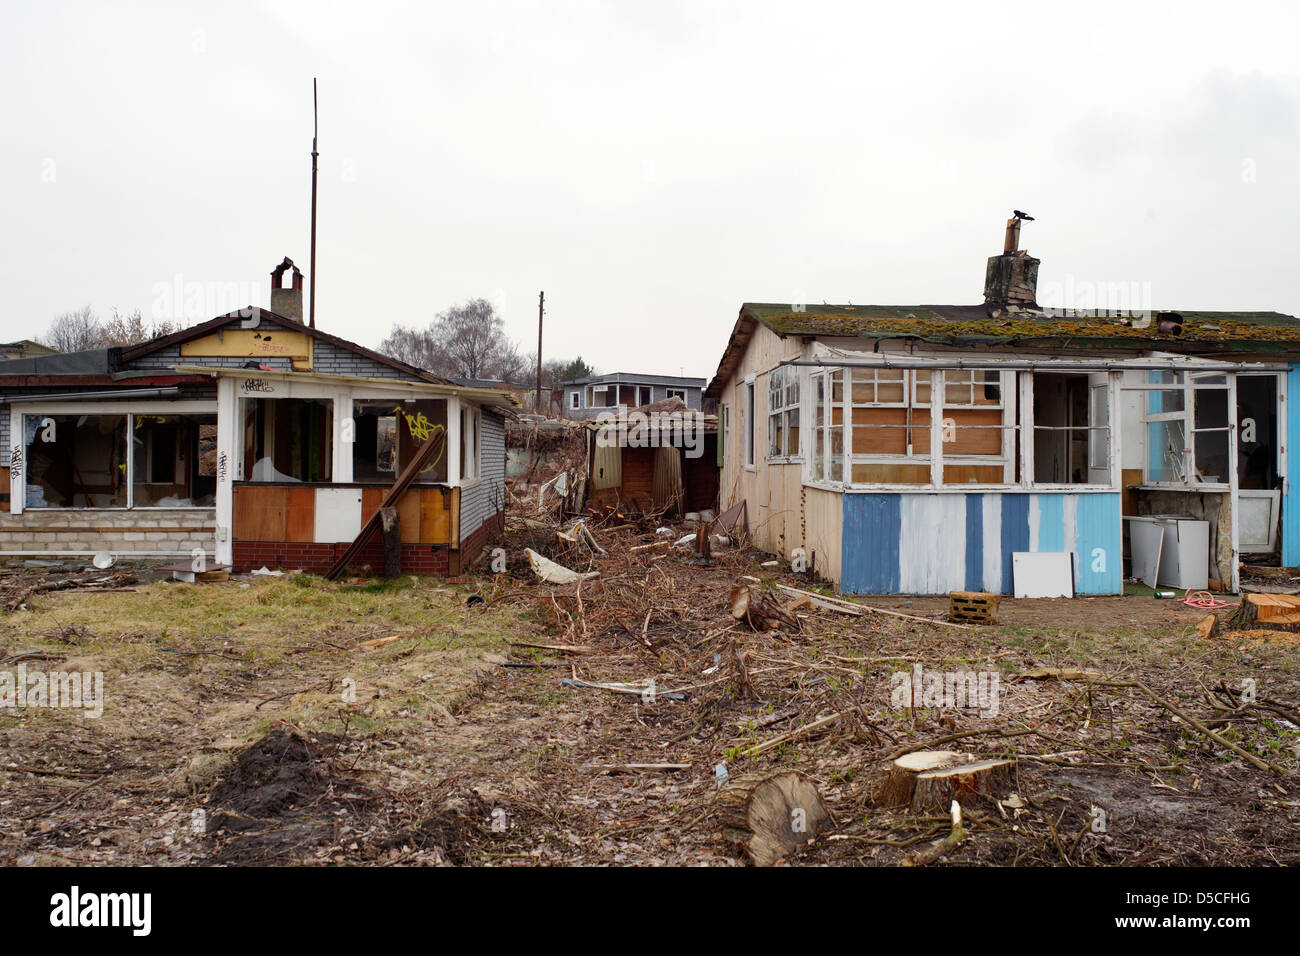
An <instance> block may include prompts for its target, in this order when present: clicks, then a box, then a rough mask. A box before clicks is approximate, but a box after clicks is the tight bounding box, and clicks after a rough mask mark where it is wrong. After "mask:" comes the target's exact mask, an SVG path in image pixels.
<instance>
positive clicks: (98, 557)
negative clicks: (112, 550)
mask: <svg viewBox="0 0 1300 956" xmlns="http://www.w3.org/2000/svg"><path fill="white" fill-rule="evenodd" d="M116 560H117V559H116V558H114V557H113V556H112V555H111V554H109V553H108V552H107V551H99V552H97V553H96V554H95V556H94V557H93V558H91V559H90V563H91V564H93V565H94V566H95V567H97V568H99V570H101V571H107V570H108V569H109V568H111V567H112V566H113V562H114V561H116Z"/></svg>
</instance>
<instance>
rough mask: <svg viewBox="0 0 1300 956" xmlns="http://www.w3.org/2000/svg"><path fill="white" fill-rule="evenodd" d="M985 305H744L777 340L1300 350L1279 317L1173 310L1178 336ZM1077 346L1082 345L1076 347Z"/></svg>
mask: <svg viewBox="0 0 1300 956" xmlns="http://www.w3.org/2000/svg"><path fill="white" fill-rule="evenodd" d="M996 311H997V310H996V309H995V308H994V307H993V306H986V305H975V306H970V305H808V306H805V307H804V311H802V312H796V311H794V310H793V308H792V307H791V306H790V304H789V303H780V304H772V303H761V302H754V303H746V304H745V305H744V306H743V307H742V309H741V314H742V315H744V314H745V313H748V314H750V315H751V316H753V317H754V318H755V319H757V320H758V321H759V322H762V323H763V324H764V325H766V326H768V328H770V329H772V330H773V331H774V332H777V333H778V334H780V335H820V336H849V337H858V338H879V337H881V336H911V337H916V338H921V339H925V340H927V341H932V342H937V343H953V342H959V341H980V340H983V341H996V342H1014V341H1029V340H1043V339H1050V340H1055V341H1057V342H1064V341H1068V340H1071V339H1073V340H1079V339H1087V340H1089V343H1090V344H1100V342H1099V341H1097V340H1126V339H1127V340H1130V341H1129V342H1127V343H1124V344H1129V345H1133V344H1136V343H1135V342H1134V341H1132V340H1141V341H1142V342H1143V343H1150V342H1151V341H1152V340H1163V341H1166V342H1172V341H1190V342H1197V343H1206V344H1209V343H1216V342H1218V343H1225V344H1226V346H1227V347H1228V348H1230V349H1231V348H1233V347H1234V345H1239V344H1241V343H1258V344H1263V343H1279V344H1283V343H1289V344H1290V345H1291V346H1292V347H1300V319H1298V318H1296V317H1295V316H1292V315H1284V314H1283V313H1281V312H1188V311H1181V310H1176V309H1175V310H1170V312H1172V313H1174V314H1176V315H1178V316H1180V317H1181V320H1182V331H1181V333H1180V334H1177V335H1175V334H1172V333H1162V332H1160V331H1159V330H1158V329H1157V326H1156V322H1155V320H1154V319H1155V316H1163V315H1167V314H1169V313H1166V312H1160V313H1155V316H1153V317H1152V319H1151V321H1150V322H1145V321H1143V320H1142V319H1140V318H1137V319H1130V318H1118V317H1115V316H1105V315H1097V314H1095V313H1091V312H1060V311H1055V312H1053V313H1042V314H1039V313H1032V312H1007V311H1005V310H1003V311H1001V312H1000V313H998V314H994V313H995V312H996ZM1081 344H1082V343H1081ZM1116 344H1119V343H1116Z"/></svg>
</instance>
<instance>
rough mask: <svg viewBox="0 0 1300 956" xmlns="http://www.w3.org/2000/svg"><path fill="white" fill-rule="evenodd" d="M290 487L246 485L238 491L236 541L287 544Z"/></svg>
mask: <svg viewBox="0 0 1300 956" xmlns="http://www.w3.org/2000/svg"><path fill="white" fill-rule="evenodd" d="M287 491H288V489H287V488H284V487H281V486H275V485H267V486H258V485H244V486H238V487H236V488H235V497H234V518H235V530H234V537H235V540H236V541H283V540H284V527H285V521H284V507H285V500H286V494H285V493H286V492H287Z"/></svg>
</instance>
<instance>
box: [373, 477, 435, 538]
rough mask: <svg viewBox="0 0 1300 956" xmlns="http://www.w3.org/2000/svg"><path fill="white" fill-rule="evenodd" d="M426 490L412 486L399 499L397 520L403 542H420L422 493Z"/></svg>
mask: <svg viewBox="0 0 1300 956" xmlns="http://www.w3.org/2000/svg"><path fill="white" fill-rule="evenodd" d="M424 490H425V489H417V488H412V489H411V490H410V491H408V492H407V493H406V494H404V495H402V497H401V498H399V499H397V505H396V507H397V520H398V522H399V523H400V525H401V527H400V531H401V533H402V544H419V543H420V494H421V493H422V492H423V491H424ZM358 530H360V528H358Z"/></svg>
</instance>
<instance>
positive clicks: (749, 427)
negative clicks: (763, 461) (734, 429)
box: [745, 382, 755, 465]
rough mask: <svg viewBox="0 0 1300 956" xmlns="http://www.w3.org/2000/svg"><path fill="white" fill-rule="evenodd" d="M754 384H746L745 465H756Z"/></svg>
mask: <svg viewBox="0 0 1300 956" xmlns="http://www.w3.org/2000/svg"><path fill="white" fill-rule="evenodd" d="M754 444H755V442H754V383H753V382H746V383H745V464H746V465H753V464H754Z"/></svg>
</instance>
